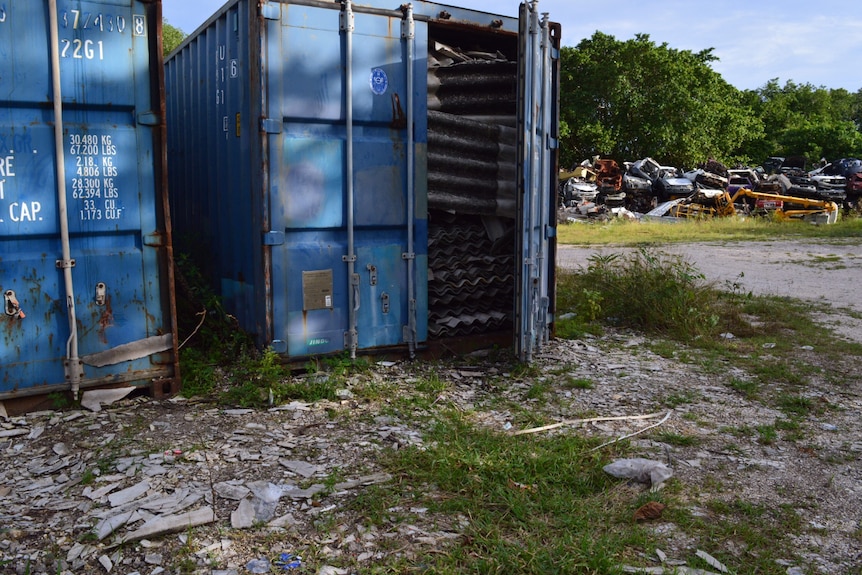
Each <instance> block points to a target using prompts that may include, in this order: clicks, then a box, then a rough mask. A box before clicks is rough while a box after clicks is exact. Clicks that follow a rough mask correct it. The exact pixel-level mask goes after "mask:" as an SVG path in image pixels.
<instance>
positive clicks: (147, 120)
mask: <svg viewBox="0 0 862 575" xmlns="http://www.w3.org/2000/svg"><path fill="white" fill-rule="evenodd" d="M138 123H139V124H140V125H142V126H158V125H159V123H160V122H159V115H158V114H156V113H155V112H141V113H140V114H138Z"/></svg>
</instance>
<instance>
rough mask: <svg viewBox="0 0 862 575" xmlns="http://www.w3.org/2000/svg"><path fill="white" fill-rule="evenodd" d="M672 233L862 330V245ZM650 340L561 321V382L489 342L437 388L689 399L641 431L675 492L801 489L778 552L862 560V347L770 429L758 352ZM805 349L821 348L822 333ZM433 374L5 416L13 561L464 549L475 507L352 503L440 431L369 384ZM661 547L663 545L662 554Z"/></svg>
mask: <svg viewBox="0 0 862 575" xmlns="http://www.w3.org/2000/svg"><path fill="white" fill-rule="evenodd" d="M597 251H600V252H618V251H621V250H620V249H618V248H603V249H601V250H596V249H592V248H591V249H589V250H587V249H579V248H572V247H567V246H561V248H560V254H559V263H560V265H561V266H567V267H568V266H578V265H583V264H584V263H586V261H587V258H588V257H589V255H590V254H594V253H597ZM667 251H668V252H671V253H680V254H683V255H685V257H686V258H687V259H688V260H689V261H690V262H692V263H693V264H694V265H696V266H697V267H698V268H699V269H700V270H701V271H702V272H703V273H704V274H705V275H706V276H707V278H709V279H711V280H715V281H717V282H725V281H729V282H738V283H740V284H741V289H744V290H746V291H749V290H750V291H752V292H755V293H774V294H780V295H790V296H794V297H810V298H812V299H817V300H820V299H821V297H822V296H828V298H829V301H830V302H831V303H832V304H833V305H834V307H833V309H834V312H829V313H828V314H824V316H823V317H824V321H828V322H830V324H831V325H833V326H839V327H840V328H841V329H842V330H845V331H846V332H847V334H848V337H854V338H859V336H860V330H859V326H858V322H856V320H854V319H853V318H851V317H850V316H848V315H847V310H851V309H852V310H853V311H854V312H857V313H862V309H860V308H859V305H860V301H859V298H858V297H855V293H854V291H853V288H854V287H855V286H856V285H859V280H860V279H862V277H860V276H862V269H860V268H861V267H862V266H860V264H862V261H860V255H859V250H858V246H856V245H841V244H838V245H836V244H827V243H819V242H811V241H806V242H793V243H788V242H780V243H767V242H763V243H751V242H749V243H745V244H731V243H727V244H721V243H718V244H698V245H685V246H674V247H673V248H669V249H668V250H667ZM740 274H744V275H742V276H741V275H740ZM836 318H841V319H840V320H838V319H836ZM838 321H840V322H842V323H841V324H840V325H839V324H838V323H836V322H838ZM854 322H856V323H854ZM648 343H649V341H648V340H647V339H646V338H644V337H643V336H641V335H639V334H637V333H629V332H621V331H615V330H608V331H607V333H606V334H605V335H603V336H602V337H598V338H590V339H585V340H581V341H577V340H557V341H552V342H551V343H550V344H549V345H548V346H547V347H546V348H545V349H544V350H543V352H542V353H540V354H538V357H537V358H536V364H537V367H538V369H539V374H538V375H536V376H534V377H539V378H541V380H542V382H543V383H544V384H546V385H548V386H549V391H548V395H547V397H546V398H545V400H544V401H537V400H535V399H533V398H531V396H530V394H529V392H530V390H531V388H532V387H533V384H534V383H535V381H533V380H531V379H516V378H512V377H510V376H509V374H507V373H506V370H507V369H508V367H507V365H505V364H499V363H495V362H494V361H493V360H492V359H491V358H490V357H489V358H486V359H484V360H482V359H477V358H471V360H470V361H469V362H460V361H459V360H457V359H456V360H452V361H450V362H445V363H441V364H439V365H437V364H435V365H436V367H435V369H436V370H437V371H436V373H437V375H438V376H439V378H440V381H441V382H442V383H444V384H445V390H444V391H442V392H441V393H440V396H439V397H438V398H437V401H435V402H434V406H435V408H437V407H439V408H441V409H443V408H450V407H456V408H458V409H459V410H462V411H463V412H464V413H470V414H472V417H473V418H474V421H475V422H476V424H477V425H485V426H489V427H491V428H492V429H496V430H499V431H500V432H501V433H505V432H506V430H507V429H510V428H512V429H511V431H515V430H516V429H517V419H516V418H515V417H513V414H512V413H509V412H507V411H506V407H505V406H506V405H507V404H506V402H507V401H508V402H512V404H516V405H519V406H524V405H527V406H530V407H531V408H532V409H535V410H536V411H537V412H541V413H542V415H543V416H544V418H545V419H546V420H548V421H549V422H554V421H563V420H567V419H576V418H579V417H583V414H584V413H590V414H598V415H600V416H635V415H640V414H647V413H655V412H667V411H669V410H670V411H671V415H670V416H669V418H668V419H667V421H666V423H664V424H663V425H662V427H661V428H660V429H662V430H664V431H667V432H670V433H674V434H679V435H681V436H687V437H688V436H690V437H694V438H696V439H697V442H696V443H695V444H694V445H690V446H680V445H669V444H665V443H662V442H661V441H660V440H659V438H657V437H656V436H653V435H651V434H650V433H646V434H643V435H640V436H638V437H635V438H634V439H633V440H632V449H631V457H644V458H648V459H653V460H662V461H667V460H668V459H669V460H671V461H672V467H673V471H674V477H673V478H672V479H671V481H673V482H675V486H676V487H675V489H676V490H677V492H678V493H682V495H680V496H678V499H675V501H677V504H678V505H684V506H685V507H686V508H688V509H689V510H690V512H691V513H692V514H693V515H695V516H705V517H713V518H715V519H716V520H719V519H722V517H721V516H720V513H721V511H720V510H718V509H719V508H717V507H716V505H715V502H716V501H724V502H726V503H727V504H728V505H729V506H732V505H733V504H734V503H735V502H744V503H745V504H750V505H752V506H755V507H756V508H758V509H764V508H765V509H791V510H793V512H794V513H797V514H798V515H799V516H800V518H801V519H802V522H801V523H802V527H800V528H798V530H795V531H794V535H793V543H794V545H795V548H796V554H795V555H794V556H787V557H779V558H777V559H776V560H775V565H774V570H771V571H769V573H787V574H788V575H858V574H859V573H860V569H862V540H860V533H862V523H860V520H862V420H860V417H859V413H860V410H862V369H860V367H859V365H858V358H846V359H845V360H843V361H838V362H836V363H834V364H829V365H824V366H822V367H823V369H822V371H820V372H817V373H815V374H813V375H810V376H808V382H807V383H806V385H805V386H804V388H803V389H799V388H794V389H792V390H788V391H792V392H793V393H795V394H801V395H804V397H805V398H807V399H809V400H810V401H812V402H814V403H815V404H816V405H818V406H826V407H825V408H824V409H822V410H816V412H812V413H811V414H809V415H808V416H806V417H805V418H804V420H803V421H802V422H801V429H800V434H801V435H802V437H803V439H801V440H799V439H797V440H786V439H785V438H784V437H782V436H781V435H780V434H779V436H778V437H777V438H776V439H775V440H774V441H772V442H768V443H763V442H761V441H759V440H758V435H757V433H755V432H753V431H751V432H750V433H746V432H744V430H754V429H757V427H758V426H768V425H773V424H774V423H775V422H777V421H780V420H783V419H784V418H785V417H786V415H785V414H784V413H782V412H781V411H780V410H777V409H775V408H774V407H771V406H770V405H767V403H766V402H764V401H761V400H760V399H758V398H751V397H748V396H746V395H745V394H743V393H740V392H739V391H738V390H737V389H734V387H733V386H731V385H730V383H731V381H744V380H746V379H748V378H751V377H752V376H751V375H750V374H748V373H746V372H745V371H744V370H742V369H740V368H739V367H738V366H735V365H733V364H732V363H730V362H727V363H723V364H722V365H721V366H719V369H711V370H704V369H702V366H701V365H699V364H697V363H688V362H684V361H679V360H678V359H677V358H673V357H671V358H668V357H663V356H659V355H656V354H654V353H652V352H651V351H650V349H649V346H648ZM680 347H681V348H682V347H683V346H680ZM800 353H804V354H807V355H806V359H807V360H809V361H810V362H811V363H812V364H813V365H817V364H818V361H819V360H818V354H817V350H816V349H815V350H800ZM468 363H469V365H467V364H468ZM567 378H586V379H589V380H590V381H592V382H594V385H593V387H592V388H588V389H579V388H578V389H573V388H572V387H571V386H569V385H566V381H567ZM416 381H417V373H416V372H415V366H412V367H411V365H410V364H408V363H403V364H401V363H396V364H389V363H385V364H378V365H377V366H376V367H375V368H374V369H373V370H372V371H371V373H369V374H364V375H362V376H361V377H359V376H357V377H353V378H351V379H349V380H347V381H346V382H345V389H343V390H341V392H340V394H339V395H340V397H341V399H340V400H339V401H335V402H317V403H314V404H299V403H291V404H289V405H286V406H278V407H276V408H273V409H268V410H267V409H261V410H228V409H224V408H223V407H221V406H218V405H216V404H214V403H211V402H209V401H202V400H181V399H178V398H175V399H172V400H164V401H155V400H152V399H150V398H147V397H135V398H126V399H124V400H121V401H119V402H117V403H115V404H113V405H110V406H104V407H103V409H102V410H101V411H98V412H90V411H87V410H76V409H66V410H60V411H47V412H39V413H32V414H28V415H26V416H20V417H12V418H2V417H0V573H16V574H21V575H24V574H29V575H42V574H44V575H47V574H49V573H50V574H62V575H70V574H73V575H79V574H90V573H93V574H104V573H111V574H126V575H128V574H133V573H135V574H138V575H158V574H160V573H178V572H180V567H181V566H182V567H183V568H184V569H186V571H183V572H193V573H200V574H202V575H239V574H243V573H249V572H251V571H250V570H249V565H250V564H251V563H250V562H253V561H259V560H262V559H263V558H270V559H271V558H277V557H278V556H279V554H280V553H282V552H293V553H300V554H302V555H303V568H302V571H301V572H303V573H316V574H324V573H344V574H347V573H363V572H367V571H369V570H371V569H372V567H373V566H374V565H380V564H381V563H383V562H385V561H389V560H397V559H395V558H396V557H397V558H400V559H401V560H404V561H407V562H411V563H413V564H421V563H422V558H423V557H428V556H430V555H431V554H437V553H445V552H446V551H445V550H446V548H447V546H450V545H452V544H453V542H463V541H464V539H463V538H462V535H463V534H464V532H465V531H468V527H467V524H466V523H465V521H466V519H465V518H456V517H451V518H450V517H441V516H439V515H438V514H435V513H431V512H428V510H426V509H422V508H416V509H414V508H410V509H403V510H402V515H403V517H402V519H401V520H399V521H397V522H396V521H392V522H391V523H387V522H384V523H382V524H376V525H375V524H372V523H370V522H369V521H368V520H367V518H365V517H363V516H362V514H361V513H357V512H356V511H354V510H352V509H351V508H350V506H349V505H347V502H348V501H349V500H350V499H351V498H353V497H356V496H357V495H358V494H360V493H361V492H362V491H363V489H365V488H366V487H367V486H368V485H378V484H381V483H382V484H383V485H385V484H387V483H388V482H389V481H409V477H403V478H392V477H389V476H388V475H387V474H386V470H385V469H381V467H380V463H379V454H380V452H381V451H382V450H389V449H400V448H403V447H404V446H409V445H415V444H421V443H422V441H423V439H422V437H423V432H424V428H423V426H424V425H427V420H426V419H425V416H426V415H432V416H433V413H431V414H424V413H423V414H420V415H422V417H419V418H416V419H411V418H404V419H402V418H400V417H393V416H392V415H386V414H387V413H391V411H390V410H388V409H387V406H388V405H389V401H390V400H389V399H388V398H387V397H380V398H376V399H373V400H369V399H364V398H363V397H362V391H361V390H362V388H363V387H367V386H369V385H374V384H375V382H377V383H380V384H385V385H387V386H391V387H389V388H388V389H390V390H391V391H390V392H389V393H387V394H386V395H387V396H388V397H396V396H400V395H402V394H409V393H415V392H416V390H415V387H416ZM779 386H780V384H776V387H779ZM770 391H772V390H770ZM672 398H676V400H672ZM680 398H682V399H683V401H681V402H680V401H679V399H680ZM671 407H672V410H671V409H670V408H671ZM513 422H514V428H513ZM652 422H653V421H650V420H647V421H606V422H596V423H588V424H581V425H577V426H575V425H571V426H562V427H559V428H557V429H554V430H551V431H549V432H548V433H550V434H560V433H567V434H581V435H584V436H589V437H594V438H596V439H598V440H600V441H606V440H613V439H615V438H618V437H620V436H621V435H624V434H629V433H633V432H635V431H638V430H639V429H641V428H642V427H643V426H646V425H649V424H651V423H652ZM526 437H527V438H529V437H532V436H526ZM527 440H529V439H527ZM729 446H731V447H729ZM333 473H337V474H338V475H339V476H341V477H343V478H344V479H345V481H344V482H343V484H339V485H337V486H336V487H335V489H333V490H331V491H320V490H321V489H323V486H322V484H323V483H324V482H325V481H326V478H327V477H329V476H330V475H331V474H333ZM318 486H319V487H318ZM620 487H624V488H625V490H619V491H617V494H618V495H617V496H625V497H630V498H631V500H632V502H634V500H635V499H636V498H637V497H638V493H639V492H640V491H641V490H642V489H643V487H641V486H624V485H622V483H621V484H620ZM273 491H276V492H277V493H278V495H279V496H280V497H278V498H277V499H275V501H273V500H272V498H271V497H270V498H269V499H266V498H265V497H264V496H267V497H269V496H271V495H272V492H273ZM313 493H317V495H316V496H315V495H313ZM267 494H269V495H267ZM620 494H622V495H620ZM262 501H264V502H268V504H267V506H265V507H268V513H267V514H266V517H260V516H257V515H256V514H257V513H258V512H259V511H260V509H259V507H261V505H260V504H261V502H262ZM171 517H173V518H174V523H176V522H177V521H178V519H177V518H178V517H179V518H182V520H181V521H179V525H180V528H179V529H174V530H168V531H165V532H159V531H156V532H155V533H151V532H148V531H147V526H149V525H153V524H157V525H158V524H164V523H166V522H169V521H168V520H169V518H171ZM187 517H195V518H202V519H201V522H202V524H201V525H200V526H199V527H196V528H194V529H193V530H192V529H187V528H182V525H184V522H185V521H186V519H185V518H187ZM648 528H649V529H653V530H655V532H656V533H657V534H658V535H659V537H660V539H661V540H662V541H664V544H663V545H662V552H663V553H665V554H666V555H667V557H669V558H671V559H676V560H679V559H683V560H684V559H685V558H688V557H692V556H693V554H694V552H695V551H696V550H698V549H700V550H703V551H706V552H707V553H709V554H711V555H713V556H716V557H720V558H722V561H723V563H725V564H726V565H727V566H728V568H729V569H730V571H731V572H732V573H740V574H741V573H742V572H741V571H740V570H739V569H738V568H737V565H738V564H740V563H744V561H743V559H744V557H746V556H747V555H748V554H750V553H752V552H756V550H754V551H752V550H750V549H746V548H745V547H744V546H742V545H740V543H739V542H737V541H734V540H733V538H728V539H727V540H721V541H703V540H700V541H698V540H695V539H694V538H693V537H692V534H691V533H687V532H686V528H685V526H684V525H677V524H675V523H673V522H671V521H668V520H664V519H659V520H656V521H654V522H651V523H650V524H649V527H648ZM175 531H179V532H178V533H177V532H175ZM147 533H151V534H149V535H146V534H147ZM93 534H97V535H98V537H94V536H93ZM124 541H125V543H123V542H124ZM458 544H462V543H458ZM646 551H649V550H646ZM643 561H644V562H646V563H647V564H650V561H652V563H651V564H652V565H653V566H657V565H658V563H657V562H656V560H655V558H653V559H650V558H649V557H645V558H644V559H643ZM656 568H657V567H656Z"/></svg>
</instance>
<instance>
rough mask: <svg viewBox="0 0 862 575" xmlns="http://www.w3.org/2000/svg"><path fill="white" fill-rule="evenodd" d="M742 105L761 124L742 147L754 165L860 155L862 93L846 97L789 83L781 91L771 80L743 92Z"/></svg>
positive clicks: (843, 93)
mask: <svg viewBox="0 0 862 575" xmlns="http://www.w3.org/2000/svg"><path fill="white" fill-rule="evenodd" d="M745 101H746V103H747V104H748V106H749V107H750V108H751V109H752V110H753V111H754V113H755V114H756V115H757V116H758V117H759V118H760V119H761V121H762V123H763V126H764V131H763V134H762V136H760V137H759V138H756V139H754V140H751V141H749V142H748V143H746V144H745V145H744V146H743V147H742V148H741V151H740V153H741V154H744V155H748V156H751V157H753V158H756V159H757V160H758V161H762V160H764V159H765V158H767V157H769V156H782V157H787V156H804V157H805V158H806V159H807V160H808V162H809V164H813V163H815V162H817V161H818V160H820V158H824V157H825V158H828V159H837V158H840V157H848V156H852V157H859V156H862V132H860V128H862V124H860V122H859V119H860V118H859V110H860V106H862V91H860V92H858V93H856V94H851V93H850V92H848V91H847V90H843V89H835V90H830V89H827V88H823V87H820V88H817V87H815V86H812V85H811V84H795V83H793V82H791V81H788V82H787V83H785V85H784V86H783V87H782V86H779V84H778V80H777V79H773V80H770V81H769V82H767V83H766V84H765V85H764V86H763V87H762V88H759V89H757V90H754V91H751V92H747V93H746V95H745Z"/></svg>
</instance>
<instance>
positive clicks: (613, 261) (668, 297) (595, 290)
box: [558, 248, 719, 340]
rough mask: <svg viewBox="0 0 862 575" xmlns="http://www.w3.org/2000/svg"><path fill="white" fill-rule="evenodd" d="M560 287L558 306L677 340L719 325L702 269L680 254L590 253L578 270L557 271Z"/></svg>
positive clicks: (589, 318)
mask: <svg viewBox="0 0 862 575" xmlns="http://www.w3.org/2000/svg"><path fill="white" fill-rule="evenodd" d="M560 285H562V286H563V287H562V288H559V286H560ZM558 289H560V291H561V292H567V293H568V295H567V296H566V297H565V298H563V299H562V300H561V301H559V300H558V301H559V305H560V309H561V310H564V311H574V312H575V314H576V316H580V317H584V318H585V321H593V320H594V319H599V318H601V319H602V320H603V321H607V322H609V323H613V324H615V325H621V326H627V327H631V328H635V329H639V330H644V331H647V332H648V333H658V334H667V335H668V336H669V337H671V338H673V339H677V340H679V339H689V338H692V337H697V336H703V335H707V334H710V333H713V332H714V330H715V328H716V327H717V326H718V321H719V315H718V310H717V308H716V307H715V306H714V305H713V302H714V300H715V297H714V296H713V295H712V292H711V290H710V289H709V288H708V287H707V286H706V283H705V281H704V276H703V274H701V273H700V272H699V271H697V270H696V269H695V268H694V267H693V266H691V265H690V264H687V263H686V262H684V261H683V260H682V259H681V258H678V257H674V256H669V255H667V254H662V253H660V252H657V251H655V250H650V249H648V248H641V249H639V250H638V251H637V252H635V253H633V254H630V255H629V256H623V255H620V254H608V255H595V256H592V257H591V258H590V259H589V265H588V266H587V268H586V269H585V270H583V271H582V272H581V273H572V272H561V273H560V274H559V275H558ZM584 294H591V295H590V296H589V297H585V295H584ZM592 294H595V295H592ZM585 302H586V303H585ZM567 305H568V306H570V307H565V306H567ZM585 305H586V306H587V307H588V311H586V312H585V311H584V310H583V308H584V306H585Z"/></svg>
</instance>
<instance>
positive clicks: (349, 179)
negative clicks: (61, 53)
mask: <svg viewBox="0 0 862 575" xmlns="http://www.w3.org/2000/svg"><path fill="white" fill-rule="evenodd" d="M341 7H342V10H341V31H342V32H343V33H344V52H345V54H344V63H345V71H344V76H345V77H344V124H345V140H346V142H345V167H344V169H345V172H346V173H345V181H346V187H347V189H346V190H345V194H346V195H347V255H346V256H344V258H343V259H344V261H345V262H347V278H348V282H349V284H350V285H348V287H347V289H348V307H349V308H350V311H349V323H350V325H349V326H348V332H347V346H348V348H349V349H350V359H356V348H357V347H358V344H359V343H358V334H357V329H356V326H357V319H356V315H357V312H358V311H359V274H357V273H356V251H355V248H354V239H355V238H354V232H355V230H354V227H355V218H354V209H353V202H354V189H353V29H354V23H353V4H352V3H351V1H350V0H343V1H342V3H341Z"/></svg>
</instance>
